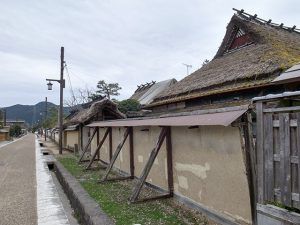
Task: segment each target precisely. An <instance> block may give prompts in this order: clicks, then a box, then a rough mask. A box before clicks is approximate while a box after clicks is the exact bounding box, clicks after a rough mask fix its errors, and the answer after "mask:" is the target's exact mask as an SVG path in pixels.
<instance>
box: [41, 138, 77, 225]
mask: <svg viewBox="0 0 300 225" xmlns="http://www.w3.org/2000/svg"><path fill="white" fill-rule="evenodd" d="M55 160H56V159H55V158H54V157H53V156H52V155H51V154H50V153H49V150H48V149H47V148H45V146H44V144H43V143H42V142H39V141H38V140H37V139H36V178H37V212H38V225H42V224H43V225H52V224H53V225H54V224H64V225H79V223H78V221H77V220H76V218H75V215H74V211H73V209H72V207H71V205H70V201H69V199H68V198H67V196H66V195H65V193H64V191H63V189H62V187H61V185H60V183H59V181H58V180H57V178H56V174H55V172H54V170H53V168H54V163H53V162H54V161H55Z"/></svg>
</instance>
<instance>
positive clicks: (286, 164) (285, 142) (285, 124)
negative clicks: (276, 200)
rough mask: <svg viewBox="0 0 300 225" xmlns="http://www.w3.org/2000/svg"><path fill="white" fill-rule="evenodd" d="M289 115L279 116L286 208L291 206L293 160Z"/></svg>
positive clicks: (282, 184) (282, 191) (283, 199)
mask: <svg viewBox="0 0 300 225" xmlns="http://www.w3.org/2000/svg"><path fill="white" fill-rule="evenodd" d="M289 123H290V122H289V114H288V113H282V114H280V115H279V133H280V159H281V160H280V182H281V185H280V191H281V202H282V204H284V205H286V206H291V204H292V197H291V160H290V124H289Z"/></svg>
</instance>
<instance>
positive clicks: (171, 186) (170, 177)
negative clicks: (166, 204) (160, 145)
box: [166, 127, 174, 197]
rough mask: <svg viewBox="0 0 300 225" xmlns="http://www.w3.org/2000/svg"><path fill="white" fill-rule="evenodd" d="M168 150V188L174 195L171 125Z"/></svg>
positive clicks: (167, 137)
mask: <svg viewBox="0 0 300 225" xmlns="http://www.w3.org/2000/svg"><path fill="white" fill-rule="evenodd" d="M166 130H167V133H166V150H167V168H168V188H169V194H170V196H171V197H172V196H173V193H174V182H173V152H172V151H173V150H172V138H171V127H167V128H166Z"/></svg>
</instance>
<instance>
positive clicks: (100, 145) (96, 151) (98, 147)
mask: <svg viewBox="0 0 300 225" xmlns="http://www.w3.org/2000/svg"><path fill="white" fill-rule="evenodd" d="M110 129H111V128H110V127H108V128H107V129H106V132H105V134H104V136H103V138H102V140H101V141H100V143H99V145H98V146H97V148H96V150H95V152H94V154H93V156H92V158H91V160H90V163H89V165H88V166H87V167H86V169H89V168H90V167H91V165H92V164H93V162H94V160H95V158H96V156H97V155H98V153H99V152H100V148H101V147H102V145H103V143H104V141H105V139H106V137H107V135H108V134H109V132H110Z"/></svg>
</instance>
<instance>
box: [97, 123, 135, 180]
mask: <svg viewBox="0 0 300 225" xmlns="http://www.w3.org/2000/svg"><path fill="white" fill-rule="evenodd" d="M129 132H130V127H127V128H126V130H125V133H124V136H123V139H122V141H121V142H120V144H119V145H118V147H117V149H116V151H115V152H114V155H113V157H112V159H111V160H110V162H109V165H108V166H107V168H106V170H105V174H104V176H103V177H102V179H101V180H100V182H104V181H106V180H107V177H108V174H109V172H110V171H111V169H112V168H113V165H114V163H115V161H116V159H117V157H118V155H119V154H120V152H121V150H122V148H123V145H124V143H125V141H126V139H127V137H128V135H129Z"/></svg>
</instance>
